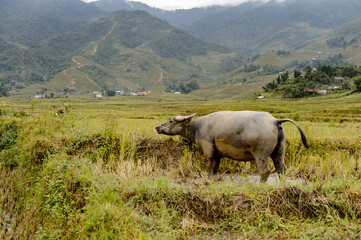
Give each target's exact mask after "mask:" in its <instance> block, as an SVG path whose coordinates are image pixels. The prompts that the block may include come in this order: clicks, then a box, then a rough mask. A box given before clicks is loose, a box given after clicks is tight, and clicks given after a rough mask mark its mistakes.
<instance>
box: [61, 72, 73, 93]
mask: <svg viewBox="0 0 361 240" xmlns="http://www.w3.org/2000/svg"><path fill="white" fill-rule="evenodd" d="M66 71H67V70H64V71H63V73H64V75H65V76H67V77H68V78H70V82H69V83H68V84H66V85H65V86H66V87H67V88H69V89H75V86H74V85H75V84H76V82H75V80H74V78H72V76H70V75H69V74H68V73H67V72H66Z"/></svg>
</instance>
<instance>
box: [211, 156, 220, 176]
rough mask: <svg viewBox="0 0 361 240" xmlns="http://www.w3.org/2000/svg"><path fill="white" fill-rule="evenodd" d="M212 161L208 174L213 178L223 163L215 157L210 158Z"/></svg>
mask: <svg viewBox="0 0 361 240" xmlns="http://www.w3.org/2000/svg"><path fill="white" fill-rule="evenodd" d="M209 160H210V168H209V172H208V176H209V177H211V176H213V175H215V174H217V173H218V169H219V164H220V163H221V159H220V158H218V157H215V156H212V157H211V158H209Z"/></svg>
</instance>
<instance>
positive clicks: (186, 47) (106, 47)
mask: <svg viewBox="0 0 361 240" xmlns="http://www.w3.org/2000/svg"><path fill="white" fill-rule="evenodd" d="M39 46H40V47H39V48H35V49H36V50H38V52H37V53H42V52H46V53H47V54H48V55H44V56H51V57H53V58H54V59H56V60H58V61H59V62H56V61H55V62H54V61H53V62H51V61H47V62H48V63H49V64H50V65H51V63H53V64H52V65H51V66H50V67H49V68H46V69H54V71H53V74H52V77H49V78H47V76H49V75H45V76H46V77H45V78H41V79H40V76H38V75H37V76H38V78H37V79H34V81H35V80H37V81H35V82H37V83H40V85H38V86H37V88H39V89H44V88H46V89H47V91H49V92H50V91H52V92H57V93H59V92H63V91H65V92H69V91H70V92H77V93H86V92H91V91H95V90H123V89H124V90H127V91H130V90H132V91H137V90H142V89H143V90H144V89H149V88H150V87H160V88H162V89H166V88H167V87H168V86H170V85H174V84H179V82H180V81H188V80H187V79H188V78H189V76H190V75H192V74H195V75H196V76H198V75H199V76H201V75H202V76H203V77H201V81H202V84H205V85H210V84H211V82H213V79H212V77H210V79H208V80H205V79H207V78H205V77H204V75H205V74H207V69H205V68H203V67H202V66H201V65H199V64H198V63H197V62H195V61H193V60H192V58H193V57H194V56H199V57H201V56H204V57H206V56H216V58H218V57H217V55H219V59H218V60H216V63H215V64H214V66H215V65H217V62H219V63H220V62H221V60H222V59H224V58H226V57H229V56H232V55H234V53H232V51H231V50H230V49H228V48H226V47H223V46H220V45H217V44H214V43H207V42H204V41H202V40H199V39H196V38H195V37H193V36H191V35H190V34H188V33H187V32H185V31H184V30H181V29H176V28H174V27H172V26H171V25H170V24H168V23H167V22H165V21H162V20H160V19H158V18H155V17H153V16H151V15H150V14H148V13H146V12H144V11H133V12H130V11H119V12H115V13H113V14H111V15H109V16H106V17H103V18H101V19H99V20H97V21H93V22H92V23H89V24H87V25H84V26H82V27H79V28H77V29H74V30H71V31H68V32H66V33H64V34H61V35H57V36H55V37H53V38H50V39H46V40H44V41H42V42H41V44H40V45H39ZM59 59H61V60H62V61H60V60H59ZM38 67H39V69H41V68H42V67H43V66H38ZM209 68H210V67H209ZM11 71H12V70H11ZM218 72H219V73H220V72H221V71H220V70H219V71H218ZM213 73H214V70H213V72H212V74H213ZM18 80H19V81H21V80H22V79H21V78H19V79H18ZM42 82H43V83H46V84H47V85H46V86H45V85H44V84H43V85H41V83H42ZM207 82H208V83H207Z"/></svg>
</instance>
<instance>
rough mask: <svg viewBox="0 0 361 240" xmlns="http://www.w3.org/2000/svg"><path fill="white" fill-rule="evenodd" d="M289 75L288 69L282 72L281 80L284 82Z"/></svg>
mask: <svg viewBox="0 0 361 240" xmlns="http://www.w3.org/2000/svg"><path fill="white" fill-rule="evenodd" d="M288 77H289V74H288V71H287V72H285V73H282V74H281V80H282V82H283V83H285V82H286V81H287V79H288Z"/></svg>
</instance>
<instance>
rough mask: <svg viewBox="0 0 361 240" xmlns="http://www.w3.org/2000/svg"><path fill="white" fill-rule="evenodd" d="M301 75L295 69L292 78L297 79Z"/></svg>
mask: <svg viewBox="0 0 361 240" xmlns="http://www.w3.org/2000/svg"><path fill="white" fill-rule="evenodd" d="M301 75H302V73H301V71H300V70H298V69H295V71H294V74H293V76H294V78H298V77H300V76H301Z"/></svg>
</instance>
